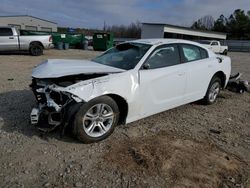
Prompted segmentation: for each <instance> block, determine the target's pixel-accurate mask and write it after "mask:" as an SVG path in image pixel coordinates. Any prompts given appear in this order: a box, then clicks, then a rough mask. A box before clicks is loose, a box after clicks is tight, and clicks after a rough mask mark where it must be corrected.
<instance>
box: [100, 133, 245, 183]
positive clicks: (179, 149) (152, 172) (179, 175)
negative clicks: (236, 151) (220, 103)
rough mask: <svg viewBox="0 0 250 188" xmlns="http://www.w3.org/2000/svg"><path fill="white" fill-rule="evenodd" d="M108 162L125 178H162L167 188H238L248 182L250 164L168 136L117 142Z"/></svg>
mask: <svg viewBox="0 0 250 188" xmlns="http://www.w3.org/2000/svg"><path fill="white" fill-rule="evenodd" d="M104 159H105V161H107V163H108V164H109V165H112V166H113V165H116V166H117V168H118V169H119V170H120V171H122V172H123V173H124V174H125V175H126V174H131V173H133V174H134V176H137V177H144V178H147V177H152V176H158V178H160V179H162V180H163V182H164V184H165V186H166V187H226V186H228V187H234V186H242V185H243V183H244V181H245V179H244V178H245V177H243V176H242V174H244V169H243V166H245V165H246V164H245V163H244V162H242V161H240V160H239V159H237V158H236V157H234V156H230V155H228V154H227V153H225V152H223V151H220V150H219V149H218V148H216V146H214V145H211V144H207V143H200V142H195V141H191V140H185V139H180V138H175V137H173V136H170V135H168V134H160V135H156V136H154V137H143V138H140V139H131V140H127V141H125V142H117V145H113V146H112V148H111V149H110V151H109V152H108V153H107V154H106V155H105V156H104ZM142 180H143V178H142V179H141V181H142ZM139 184H140V183H139Z"/></svg>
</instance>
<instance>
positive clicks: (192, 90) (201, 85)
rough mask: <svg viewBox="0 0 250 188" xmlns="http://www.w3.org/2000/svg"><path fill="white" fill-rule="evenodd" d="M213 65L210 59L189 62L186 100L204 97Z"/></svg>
mask: <svg viewBox="0 0 250 188" xmlns="http://www.w3.org/2000/svg"><path fill="white" fill-rule="evenodd" d="M212 72H213V67H212V64H211V62H210V61H209V59H203V60H198V61H194V62H189V63H187V89H186V95H185V101H187V102H189V101H195V100H199V99H202V98H203V97H204V96H205V94H206V91H207V88H208V85H209V82H210V80H211V77H212Z"/></svg>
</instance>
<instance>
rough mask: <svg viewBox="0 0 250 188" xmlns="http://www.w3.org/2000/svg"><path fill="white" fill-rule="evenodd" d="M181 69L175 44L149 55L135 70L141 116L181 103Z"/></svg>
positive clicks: (183, 72)
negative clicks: (137, 69)
mask: <svg viewBox="0 0 250 188" xmlns="http://www.w3.org/2000/svg"><path fill="white" fill-rule="evenodd" d="M185 67H186V65H185V64H182V63H181V61H180V54H179V48H178V45H176V44H170V45H163V46H160V47H158V48H157V49H155V50H154V52H152V54H151V56H150V57H149V59H148V60H146V62H145V63H144V65H143V67H142V69H141V70H140V71H139V76H140V78H139V79H140V93H141V94H140V96H141V98H140V99H139V100H140V102H141V107H142V116H148V115H152V114H156V113H158V112H162V111H165V110H167V109H170V108H173V107H176V106H179V105H181V104H183V95H184V94H185V88H186V68H185Z"/></svg>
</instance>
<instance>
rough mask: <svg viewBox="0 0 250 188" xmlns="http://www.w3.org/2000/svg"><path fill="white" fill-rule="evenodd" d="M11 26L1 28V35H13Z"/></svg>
mask: <svg viewBox="0 0 250 188" xmlns="http://www.w3.org/2000/svg"><path fill="white" fill-rule="evenodd" d="M12 35H13V33H12V30H11V28H0V36H12Z"/></svg>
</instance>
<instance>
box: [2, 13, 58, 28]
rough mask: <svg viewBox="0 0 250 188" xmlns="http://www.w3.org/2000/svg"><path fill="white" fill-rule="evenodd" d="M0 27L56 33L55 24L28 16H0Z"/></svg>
mask: <svg viewBox="0 0 250 188" xmlns="http://www.w3.org/2000/svg"><path fill="white" fill-rule="evenodd" d="M0 26H14V27H16V28H18V29H25V30H30V31H47V32H57V23H55V22H51V21H48V20H44V19H41V18H37V17H34V16H28V15H19V16H0Z"/></svg>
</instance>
